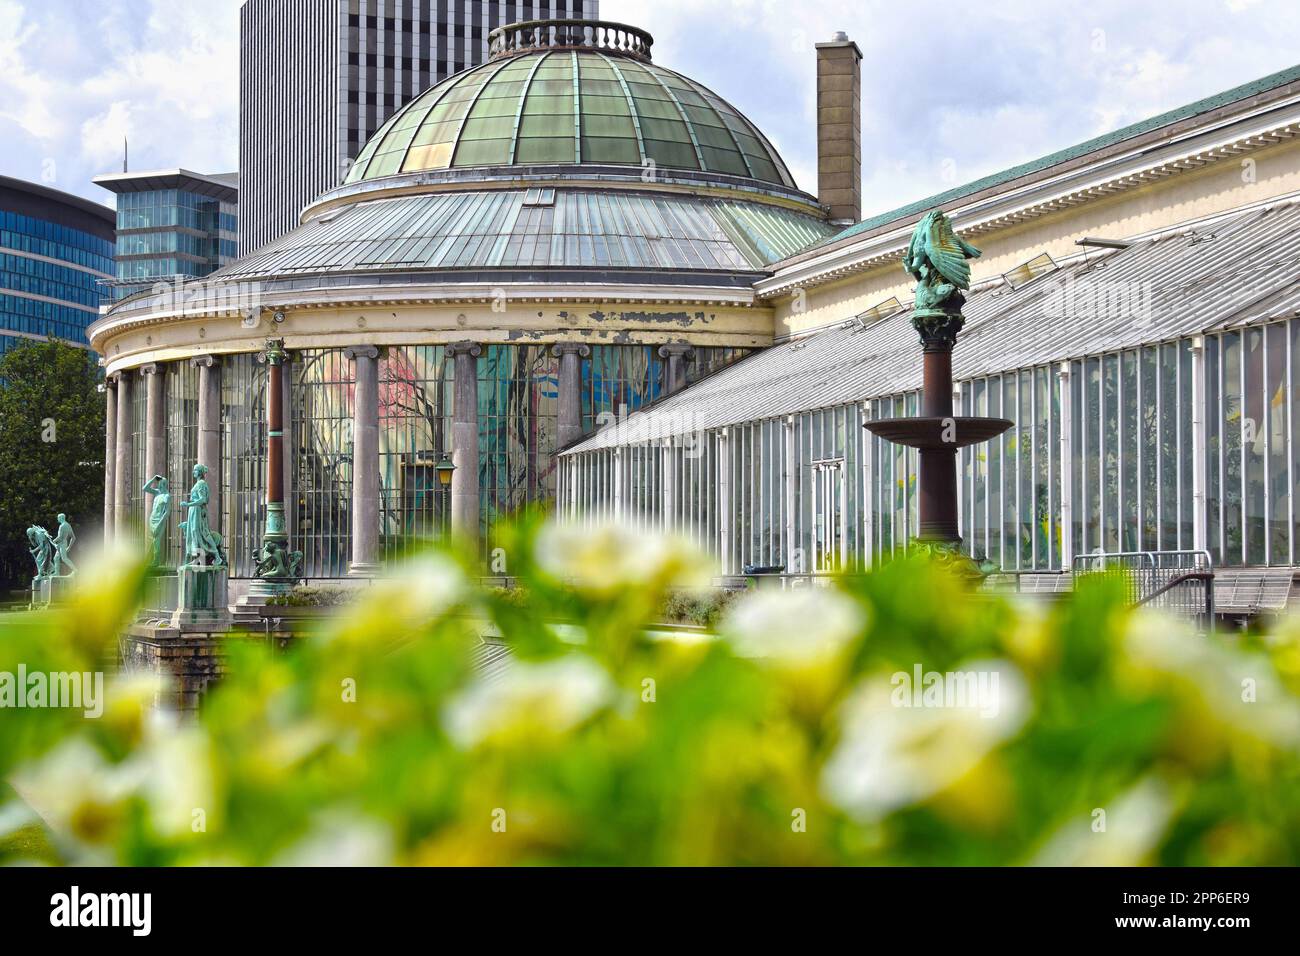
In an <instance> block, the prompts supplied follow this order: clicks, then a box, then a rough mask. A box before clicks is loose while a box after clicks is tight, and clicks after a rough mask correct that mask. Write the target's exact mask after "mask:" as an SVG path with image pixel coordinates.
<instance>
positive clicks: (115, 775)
mask: <svg viewBox="0 0 1300 956" xmlns="http://www.w3.org/2000/svg"><path fill="white" fill-rule="evenodd" d="M142 778H143V774H142V772H141V768H140V767H139V765H137V764H131V763H126V764H118V765H114V764H110V763H109V762H108V761H107V760H105V759H104V757H103V755H102V754H101V753H100V752H99V750H97V749H96V748H95V747H94V746H92V745H91V744H90V743H89V742H88V741H86V740H83V739H81V738H79V737H74V738H72V739H71V740H68V741H66V742H65V743H63V744H60V745H59V746H58V747H56V748H55V749H54V750H52V751H50V752H49V753H47V754H44V755H43V756H42V757H41V758H40V759H39V760H36V761H33V762H31V763H28V764H25V765H24V766H22V767H20V768H18V770H16V771H15V772H14V773H13V775H12V777H11V779H10V783H11V784H12V785H13V788H14V790H15V791H16V792H17V794H18V795H19V796H20V797H22V799H23V800H24V801H25V802H26V803H27V805H28V806H30V807H31V808H32V809H33V810H35V811H36V813H38V814H39V815H40V817H41V818H42V819H43V820H44V821H45V822H46V824H48V825H49V827H50V828H51V829H52V830H53V831H54V833H55V835H56V836H58V837H59V838H61V839H64V840H68V841H71V842H73V843H76V844H80V845H81V846H82V847H83V848H88V847H91V846H107V845H109V844H111V842H112V839H113V831H114V829H115V827H116V825H117V823H118V822H120V820H121V818H122V815H123V813H124V811H125V808H126V803H127V801H128V800H129V799H130V798H131V797H132V795H134V794H135V793H136V792H138V789H139V787H140V784H141V781H142ZM83 862H86V861H83Z"/></svg>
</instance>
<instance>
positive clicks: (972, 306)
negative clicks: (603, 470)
mask: <svg viewBox="0 0 1300 956" xmlns="http://www.w3.org/2000/svg"><path fill="white" fill-rule="evenodd" d="M1298 232H1300V203H1290V204H1288V205H1285V206H1277V207H1274V208H1272V209H1264V210H1252V211H1249V212H1243V213H1240V214H1238V215H1236V216H1233V217H1232V218H1230V219H1226V220H1219V221H1216V222H1215V223H1213V225H1212V226H1210V227H1204V228H1203V229H1202V230H1199V231H1196V232H1193V233H1192V234H1188V233H1185V232H1180V233H1175V234H1169V235H1165V236H1162V237H1160V238H1156V239H1148V240H1144V241H1142V242H1137V243H1134V244H1133V245H1131V246H1129V247H1128V248H1127V249H1124V250H1122V251H1119V252H1115V253H1107V254H1099V255H1092V256H1091V257H1089V258H1088V259H1084V260H1079V261H1076V262H1074V263H1072V264H1071V265H1068V266H1066V267H1064V268H1062V269H1061V270H1059V271H1057V272H1053V273H1050V274H1047V275H1043V276H1041V277H1040V278H1038V279H1036V280H1034V281H1032V282H1029V283H1028V284H1026V285H1021V286H1019V287H1015V288H1013V287H1010V286H1008V285H1005V284H1000V285H996V286H992V287H988V288H983V289H979V290H977V291H974V292H972V293H971V294H970V296H969V297H968V299H967V301H966V307H965V310H964V311H965V316H966V325H965V327H964V328H963V329H962V331H961V334H960V335H959V336H958V338H957V347H956V349H955V350H954V352H953V362H952V371H953V377H954V378H955V379H956V380H957V381H958V382H961V381H970V380H972V379H975V378H979V377H982V376H985V375H993V374H996V373H999V372H1006V371H1012V370H1015V369H1025V368H1032V367H1035V366H1042V365H1045V364H1048V363H1054V362H1058V361H1063V360H1066V359H1076V358H1080V357H1083V356H1088V355H1097V354H1100V353H1113V352H1117V351H1121V350H1124V349H1131V348H1136V347H1138V346H1141V345H1149V344H1152V343H1157V342H1168V341H1173V340H1176V339H1179V338H1181V337H1184V336H1188V335H1195V334H1198V333H1203V332H1212V331H1218V330H1228V329H1233V328H1238V327H1240V326H1243V325H1247V324H1254V323H1260V322H1266V321H1270V320H1273V319H1279V318H1286V317H1289V316H1292V315H1296V314H1297V311H1298V310H1300V254H1297V252H1296V248H1295V236H1296V234H1297V233H1298ZM911 312H912V310H911V309H910V308H903V307H899V308H897V309H895V310H893V311H892V312H891V313H889V314H888V315H886V316H885V317H884V318H882V319H880V320H879V321H877V322H874V323H871V324H869V325H863V324H859V323H858V322H856V321H854V320H852V319H850V320H847V321H845V322H843V323H840V324H839V325H836V326H834V327H831V328H826V329H822V330H820V331H817V332H813V333H810V334H809V335H806V336H804V337H802V338H799V339H796V340H794V341H792V342H786V343H782V344H780V345H775V346H773V347H772V348H770V349H765V350H763V351H760V352H757V353H755V354H753V355H751V356H749V357H747V358H746V359H745V360H744V361H742V362H738V363H736V364H735V365H731V366H728V367H727V368H725V369H723V370H721V371H719V372H716V373H715V374H713V375H710V376H708V377H707V378H704V379H702V380H701V381H699V382H697V383H696V384H694V385H692V386H690V387H689V388H686V389H683V390H682V391H680V392H676V393H674V394H673V395H670V396H669V397H667V398H665V399H663V401H661V402H660V403H658V404H656V405H654V406H651V407H647V408H644V409H642V410H641V414H640V415H638V416H636V417H635V418H633V419H629V420H628V421H627V422H623V423H620V425H619V427H618V428H610V429H605V430H603V431H600V432H597V433H596V434H594V435H592V436H590V437H589V438H587V439H586V440H585V441H583V442H582V443H581V444H579V445H577V446H575V447H574V448H573V449H571V450H570V451H592V450H594V449H597V448H609V447H613V446H615V445H621V444H635V443H638V442H642V441H650V440H662V439H663V437H664V436H666V435H673V434H679V433H681V432H683V431H700V430H705V429H712V428H720V427H722V426H724V425H736V424H740V423H742V422H748V421H758V420H761V419H766V418H774V417H776V416H778V415H786V414H796V413H798V412H803V411H809V410H811V409H816V408H831V407H834V406H836V405H843V404H847V403H850V402H860V401H865V400H867V399H871V398H883V397H886V396H889V395H896V394H899V393H903V392H910V391H913V390H915V389H918V388H920V387H921V384H922V382H921V372H922V364H921V346H920V342H919V341H918V339H917V334H916V330H915V329H914V328H913V327H912V322H911Z"/></svg>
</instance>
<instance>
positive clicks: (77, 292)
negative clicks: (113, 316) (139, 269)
mask: <svg viewBox="0 0 1300 956" xmlns="http://www.w3.org/2000/svg"><path fill="white" fill-rule="evenodd" d="M112 269H113V210H111V209H109V208H108V207H106V206H101V205H100V204H99V203H94V202H91V201H90V200H87V199H82V198H81V197H80V196H73V195H71V194H69V193H65V192H61V191H59V190H57V189H51V188H50V187H48V186H42V185H39V184H37V183H29V182H24V181H23V180H21V179H10V178H9V177H8V176H0V353H3V352H5V351H7V350H8V349H10V348H12V347H13V346H14V345H15V344H17V342H18V341H19V340H20V339H24V338H26V339H50V338H58V339H65V340H67V341H69V342H74V343H80V344H86V326H87V325H89V324H90V323H91V322H93V321H94V320H95V319H96V318H98V317H99V301H100V294H101V285H100V284H101V283H102V282H104V281H106V280H108V279H111V278H112Z"/></svg>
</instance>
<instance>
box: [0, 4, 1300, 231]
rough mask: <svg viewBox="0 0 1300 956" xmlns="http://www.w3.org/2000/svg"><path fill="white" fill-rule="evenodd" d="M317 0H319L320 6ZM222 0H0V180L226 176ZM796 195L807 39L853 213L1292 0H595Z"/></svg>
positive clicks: (1141, 104) (230, 38)
mask: <svg viewBox="0 0 1300 956" xmlns="http://www.w3.org/2000/svg"><path fill="white" fill-rule="evenodd" d="M322 2H325V0H322ZM238 9H239V0H0V173H4V174H6V175H10V176H17V177H20V178H24V179H32V180H37V181H43V182H47V183H49V184H50V185H53V186H56V187H57V188H60V189H66V190H68V191H69V192H74V193H78V194H80V195H83V196H87V197H90V198H93V199H97V200H99V201H101V202H105V203H109V204H111V201H112V197H111V196H110V195H109V194H107V193H105V192H104V191H103V190H101V189H99V188H98V187H97V186H94V185H92V184H91V182H90V177H91V176H93V175H95V174H97V173H101V172H110V171H113V170H115V169H120V168H121V162H122V138H123V136H128V137H129V138H130V142H131V167H132V168H133V169H146V168H157V167H175V166H185V167H187V168H190V169H195V170H199V171H201V172H221V171H227V170H231V169H234V168H235V166H236V157H237V152H238V123H237V110H238V89H239V83H238V32H239V25H238ZM601 14H602V16H603V17H604V18H606V19H612V20H621V21H624V22H630V23H633V24H637V25H640V26H643V27H645V28H646V29H648V30H650V32H651V33H653V34H654V35H655V59H656V61H657V62H660V63H662V64H664V65H665V66H668V67H671V68H672V69H675V70H678V71H680V72H682V73H685V74H687V75H689V76H691V77H693V78H695V79H697V80H699V81H700V82H702V83H704V84H705V85H707V86H710V87H712V88H713V89H714V90H715V91H716V92H718V93H719V94H721V95H722V96H723V97H724V98H726V99H728V100H730V101H731V102H732V103H734V104H735V105H736V106H737V107H738V108H740V109H741V110H742V111H744V112H745V113H746V114H747V115H748V116H749V117H750V118H751V119H752V120H754V121H755V122H756V123H758V125H759V126H760V127H762V129H763V130H764V131H765V132H766V133H767V134H768V136H769V137H771V139H772V140H773V142H774V143H775V144H776V146H777V148H778V149H779V150H780V152H781V154H782V155H783V156H784V157H785V160H786V162H787V163H788V164H789V165H790V167H791V169H792V171H793V172H794V174H795V176H796V178H797V179H798V180H799V182H800V184H801V185H802V186H803V187H804V188H806V189H809V190H814V189H815V188H816V177H815V170H816V145H815V142H816V141H815V135H814V128H813V122H814V105H815V76H814V65H815V64H814V59H813V56H814V54H813V44H814V43H816V42H819V41H821V40H825V39H829V38H830V36H831V35H832V34H833V33H834V31H836V30H844V31H846V32H847V33H848V34H849V36H850V37H851V38H852V39H854V40H856V41H857V43H858V45H859V46H860V47H861V48H862V52H863V57H864V59H863V64H862V91H863V92H862V110H863V118H862V130H863V178H864V203H863V206H864V214H867V215H870V214H871V213H873V212H880V211H883V210H887V209H891V208H894V207H896V206H900V205H903V204H904V203H907V202H910V201H912V200H915V199H920V198H922V197H924V196H927V195H930V194H932V193H936V192H939V191H941V190H944V189H947V188H950V187H952V186H954V185H958V184H960V183H963V182H967V181H969V180H972V179H976V178H978V177H980V176H983V175H985V174H987V173H990V172H994V171H996V170H999V169H1003V168H1005V167H1007V166H1011V165H1014V164H1016V163H1019V162H1024V161H1026V160H1029V159H1033V158H1035V157H1037V156H1040V155H1043V154H1045V153H1049V152H1052V151H1053V150H1056V149H1060V148H1062V147H1065V146H1069V145H1071V144H1073V143H1077V142H1080V141H1082V140H1085V139H1088V138H1090V137H1093V136H1096V135H1099V134H1101V133H1104V132H1107V131H1109V130H1112V129H1115V128H1117V127H1119V126H1123V125H1125V124H1127V123H1131V122H1134V121H1136V120H1139V119H1142V118H1144V117H1147V116H1150V115H1153V114H1155V113H1159V112H1162V111H1164V110H1167V109H1171V108H1173V107H1176V106H1180V105H1182V104H1183V103H1187V102H1190V101H1192V100H1195V99H1199V98H1200V97H1203V96H1208V95H1210V94H1213V93H1216V92H1219V91H1221V90H1224V89H1227V88H1229V87H1232V86H1235V85H1238V84H1240V83H1244V82H1247V81H1249V80H1253V79H1257V78H1258V77H1261V76H1264V75H1266V74H1269V73H1272V72H1275V71H1277V70H1280V69H1283V68H1285V67H1288V66H1293V65H1295V64H1296V63H1297V62H1300V4H1297V3H1296V2H1295V0H1183V2H1164V3H1160V2H1151V0H1147V2H1143V3H1135V2H1132V0H1088V2H1087V3H1081V2H1077V0H1076V2H1056V0H1033V2H1029V0H999V2H997V3H967V4H961V3H953V2H948V3H932V2H928V0H911V2H903V3H900V2H897V0H891V2H878V0H852V2H841V0H833V2H821V3H806V4H798V3H790V2H782V3H777V2H770V0H768V2H764V0H602V3H601Z"/></svg>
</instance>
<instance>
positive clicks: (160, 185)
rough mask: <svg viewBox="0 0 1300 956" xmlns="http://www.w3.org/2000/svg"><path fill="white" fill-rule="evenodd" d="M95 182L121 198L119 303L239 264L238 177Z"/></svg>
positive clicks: (153, 175) (151, 174)
mask: <svg viewBox="0 0 1300 956" xmlns="http://www.w3.org/2000/svg"><path fill="white" fill-rule="evenodd" d="M92 182H94V183H95V184H96V185H98V186H103V187H104V188H105V189H107V190H108V191H109V192H114V193H117V250H116V255H115V259H116V265H117V268H116V274H115V278H114V279H113V281H112V282H111V283H110V285H111V287H112V291H113V295H112V297H113V298H114V299H122V298H125V297H126V296H128V295H133V294H134V293H136V292H141V291H143V290H145V289H151V288H153V286H154V285H156V284H157V283H159V282H174V281H177V280H178V279H186V278H198V277H200V276H205V275H208V274H209V273H211V272H215V271H216V270H217V269H218V268H220V267H221V266H223V265H225V264H226V263H227V262H230V261H231V260H233V259H234V258H235V229H236V224H237V219H238V210H239V189H238V182H239V174H238V173H217V174H215V175H204V174H203V173H194V172H190V171H189V170H188V169H165V170H150V171H147V172H138V173H109V174H107V175H104V176H96V177H95V178H94V179H93V180H92Z"/></svg>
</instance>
